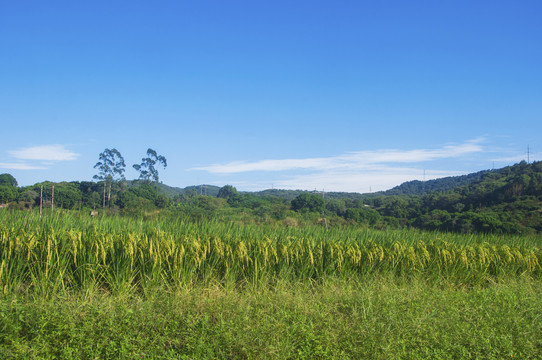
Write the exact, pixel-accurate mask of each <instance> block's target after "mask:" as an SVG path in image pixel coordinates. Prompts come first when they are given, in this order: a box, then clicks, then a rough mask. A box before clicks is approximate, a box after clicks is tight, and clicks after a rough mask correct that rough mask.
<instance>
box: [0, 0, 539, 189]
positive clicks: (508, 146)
mask: <svg viewBox="0 0 542 360" xmlns="http://www.w3.org/2000/svg"><path fill="white" fill-rule="evenodd" d="M540 18H542V2H540V1H489V0H487V1H393V0H390V1H378V2H377V1H314V0H313V1H235V0H234V1H158V2H148V1H88V2H75V1H54V0H52V1H46V2H45V1H24V0H22V1H10V2H8V1H5V2H3V3H2V6H1V11H0V124H1V125H0V128H1V132H0V173H4V172H7V173H10V174H12V175H13V176H15V178H16V179H17V180H18V182H19V184H20V185H30V184H33V183H36V182H39V181H43V180H51V181H62V180H67V181H73V180H80V181H81V180H91V179H92V176H93V175H94V174H95V173H96V171H95V169H93V166H94V164H95V163H96V162H97V161H98V155H99V153H100V152H102V151H103V150H104V149H105V148H116V149H118V150H119V151H120V152H121V153H122V155H123V156H124V158H125V160H126V163H127V165H128V166H127V169H126V177H127V178H128V179H132V178H136V177H137V173H136V171H135V170H133V169H132V167H131V165H132V164H135V163H139V162H140V160H141V158H142V157H143V156H144V155H145V152H146V150H147V148H149V147H150V148H153V149H155V150H156V151H157V152H158V153H159V154H161V155H164V156H165V157H166V158H167V160H168V167H167V168H166V169H165V170H162V171H160V180H161V181H162V182H164V183H166V184H168V185H171V186H179V187H184V186H188V185H195V184H201V183H205V184H213V185H217V186H222V185H225V184H232V185H234V186H236V187H237V188H238V189H239V190H260V189H267V188H272V187H273V188H286V189H307V190H313V189H318V190H322V189H325V190H326V191H355V192H368V191H370V190H372V191H376V190H384V189H387V188H390V187H393V186H395V185H398V184H400V183H402V182H404V181H408V180H413V179H418V180H423V178H424V173H425V179H432V178H436V177H442V176H449V175H459V174H466V173H470V172H474V171H479V170H483V169H490V168H492V167H493V166H494V167H496V168H497V167H502V166H506V165H511V164H514V163H516V162H519V161H521V160H522V159H525V160H526V159H527V146H528V145H529V146H530V149H531V150H530V151H531V154H530V160H541V158H542V143H541V142H540V134H542V66H541V64H542V41H541V40H540V39H541V34H542V21H540Z"/></svg>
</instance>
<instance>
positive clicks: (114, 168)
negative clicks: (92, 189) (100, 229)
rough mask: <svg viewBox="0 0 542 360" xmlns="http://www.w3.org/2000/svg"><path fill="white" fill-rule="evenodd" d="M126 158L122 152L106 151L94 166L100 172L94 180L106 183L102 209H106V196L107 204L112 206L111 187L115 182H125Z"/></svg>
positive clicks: (115, 150)
mask: <svg viewBox="0 0 542 360" xmlns="http://www.w3.org/2000/svg"><path fill="white" fill-rule="evenodd" d="M125 167H126V164H125V163H124V158H123V157H122V155H121V154H120V152H119V151H118V150H117V149H115V148H113V149H105V150H104V151H103V152H102V153H101V154H100V156H99V161H98V162H97V163H96V165H94V168H95V169H98V170H99V172H98V174H97V175H94V177H93V179H95V180H99V181H103V182H104V193H103V203H102V207H103V208H105V204H106V195H107V203H108V204H109V205H111V186H112V184H113V182H116V181H121V180H124V168H125Z"/></svg>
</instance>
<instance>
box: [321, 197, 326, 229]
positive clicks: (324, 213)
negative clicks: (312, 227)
mask: <svg viewBox="0 0 542 360" xmlns="http://www.w3.org/2000/svg"><path fill="white" fill-rule="evenodd" d="M322 199H323V200H324V208H323V209H322V216H323V218H324V224H326V230H327V219H326V192H325V191H324V189H322Z"/></svg>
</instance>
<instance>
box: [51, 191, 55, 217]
mask: <svg viewBox="0 0 542 360" xmlns="http://www.w3.org/2000/svg"><path fill="white" fill-rule="evenodd" d="M54 203H55V186H54V185H53V188H52V190H51V212H52V211H53V207H54Z"/></svg>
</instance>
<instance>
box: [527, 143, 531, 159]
mask: <svg viewBox="0 0 542 360" xmlns="http://www.w3.org/2000/svg"><path fill="white" fill-rule="evenodd" d="M530 156H531V149H530V148H529V145H528V144H527V164H529V163H530V160H531V159H530Z"/></svg>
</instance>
